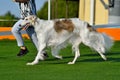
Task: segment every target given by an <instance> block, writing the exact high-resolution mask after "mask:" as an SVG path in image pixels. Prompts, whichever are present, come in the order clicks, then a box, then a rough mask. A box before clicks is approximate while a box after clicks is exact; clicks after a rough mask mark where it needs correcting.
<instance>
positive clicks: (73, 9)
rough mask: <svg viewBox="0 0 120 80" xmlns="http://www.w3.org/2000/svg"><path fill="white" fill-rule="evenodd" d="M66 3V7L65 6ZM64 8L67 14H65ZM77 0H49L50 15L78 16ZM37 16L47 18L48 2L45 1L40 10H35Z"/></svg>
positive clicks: (58, 16)
mask: <svg viewBox="0 0 120 80" xmlns="http://www.w3.org/2000/svg"><path fill="white" fill-rule="evenodd" d="M66 4H67V7H66ZM66 10H67V11H68V12H67V16H66ZM78 10H79V0H67V3H66V0H51V16H52V19H54V18H66V17H67V18H73V17H78ZM37 14H38V17H40V18H41V19H47V17H48V2H46V3H45V4H44V6H43V8H42V9H41V10H39V11H38V12H37Z"/></svg>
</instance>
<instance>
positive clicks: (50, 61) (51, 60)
mask: <svg viewBox="0 0 120 80" xmlns="http://www.w3.org/2000/svg"><path fill="white" fill-rule="evenodd" d="M105 55H106V57H107V60H106V61H104V60H103V59H102V58H101V57H100V55H99V54H98V53H94V54H93V53H89V54H88V53H87V54H81V56H80V57H88V59H78V60H77V61H76V62H78V63H80V62H91V63H92V62H108V61H113V62H120V58H119V57H118V58H115V57H114V55H115V56H118V55H120V52H111V53H110V52H109V53H106V54H105ZM92 56H93V58H92ZM97 56H98V57H99V58H96V57H97ZM112 56H113V57H112ZM73 58H74V56H63V59H62V60H60V59H56V58H54V57H52V58H48V59H46V60H45V62H48V63H47V64H67V63H68V62H69V61H72V60H73ZM68 59H69V60H68ZM31 61H32V60H31ZM31 61H28V62H31Z"/></svg>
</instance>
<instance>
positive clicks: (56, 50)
mask: <svg viewBox="0 0 120 80" xmlns="http://www.w3.org/2000/svg"><path fill="white" fill-rule="evenodd" d="M60 49H61V48H58V47H52V48H51V53H52V56H54V57H55V58H57V59H62V56H60V55H59V50H60Z"/></svg>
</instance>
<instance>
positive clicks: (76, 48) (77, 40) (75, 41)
mask: <svg viewBox="0 0 120 80" xmlns="http://www.w3.org/2000/svg"><path fill="white" fill-rule="evenodd" d="M80 43H81V39H80V37H79V38H74V39H72V45H73V46H72V50H73V51H74V52H75V57H74V59H73V61H72V62H68V64H74V63H75V62H76V60H77V58H78V57H80V51H79V45H80Z"/></svg>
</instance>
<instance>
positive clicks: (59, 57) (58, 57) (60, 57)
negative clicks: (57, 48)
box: [55, 55, 63, 59]
mask: <svg viewBox="0 0 120 80" xmlns="http://www.w3.org/2000/svg"><path fill="white" fill-rule="evenodd" d="M55 58H57V59H63V58H62V56H58V55H57V56H55Z"/></svg>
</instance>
